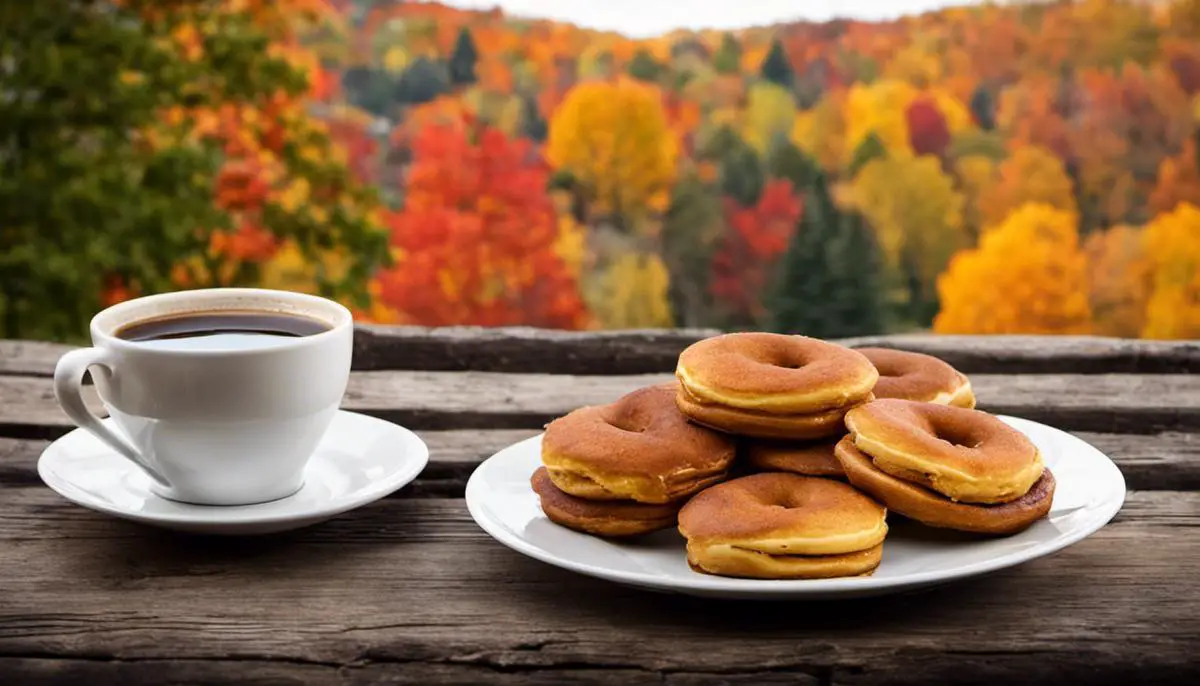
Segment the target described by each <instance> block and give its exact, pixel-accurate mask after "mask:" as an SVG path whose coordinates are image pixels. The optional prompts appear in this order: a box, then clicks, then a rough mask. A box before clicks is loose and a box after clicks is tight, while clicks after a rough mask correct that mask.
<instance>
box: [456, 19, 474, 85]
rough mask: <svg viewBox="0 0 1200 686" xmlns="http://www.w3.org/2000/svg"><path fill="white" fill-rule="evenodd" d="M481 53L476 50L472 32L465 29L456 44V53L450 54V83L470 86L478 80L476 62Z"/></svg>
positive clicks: (459, 34)
mask: <svg viewBox="0 0 1200 686" xmlns="http://www.w3.org/2000/svg"><path fill="white" fill-rule="evenodd" d="M478 59H479V52H478V51H477V50H476V49H475V39H474V38H472V37H471V32H470V30H468V29H467V27H465V26H464V27H463V28H462V30H461V31H459V32H458V40H457V41H455V42H454V52H452V53H451V54H450V83H451V84H453V85H455V86H469V85H471V84H472V83H475V81H476V80H477V79H476V77H475V62H476V61H477V60H478Z"/></svg>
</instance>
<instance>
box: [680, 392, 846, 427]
mask: <svg viewBox="0 0 1200 686" xmlns="http://www.w3.org/2000/svg"><path fill="white" fill-rule="evenodd" d="M675 402H676V405H677V406H678V408H679V411H680V412H682V413H683V414H684V415H686V416H687V418H688V419H690V420H691V421H693V422H695V423H696V424H700V425H702V426H707V427H709V428H712V429H716V430H717V431H722V432H725V433H730V434H733V435H735V436H754V437H758V438H775V439H793V440H811V439H817V438H826V437H828V436H832V435H834V434H840V433H842V432H844V431H845V424H843V420H844V419H845V417H846V410H847V409H848V408H844V407H842V408H838V409H835V410H830V411H827V412H821V413H818V414H811V415H776V414H768V413H765V412H753V411H749V410H739V409H732V408H728V407H721V406H719V405H705V404H703V403H701V402H697V401H696V399H695V398H694V397H693V396H692V395H691V393H689V392H688V391H687V390H685V389H680V390H679V392H678V395H677V396H676V398H675Z"/></svg>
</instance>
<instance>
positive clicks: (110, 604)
mask: <svg viewBox="0 0 1200 686" xmlns="http://www.w3.org/2000/svg"><path fill="white" fill-rule="evenodd" d="M4 502H5V507H4V509H3V511H0V559H4V560H5V573H4V574H3V575H0V656H5V657H14V658H24V659H25V660H24V661H23V662H22V663H19V664H21V665H23V667H22V669H23V670H24V672H23V673H25V674H35V675H36V674H38V673H45V671H46V669H49V668H48V667H46V666H45V662H44V661H46V660H66V661H74V660H83V659H86V660H89V661H92V662H97V663H103V664H105V665H106V666H105V667H104V668H103V669H105V670H111V671H106V672H105V673H104V676H112V677H119V676H124V675H125V674H126V673H128V674H129V675H130V676H131V678H133V679H134V681H135V683H136V677H137V675H138V673H139V672H138V670H144V669H145V668H144V667H141V666H139V665H143V664H146V663H147V661H154V662H153V664H155V665H156V666H157V667H158V668H159V673H158V677H159V679H161V680H167V681H170V680H172V678H173V676H174V675H176V674H179V675H180V676H185V675H188V674H192V675H193V676H195V675H197V674H201V672H197V671H195V669H197V668H193V667H191V666H190V665H192V664H194V663H195V662H196V661H210V660H212V661H218V662H219V661H237V662H238V663H239V664H247V665H248V666H250V667H251V668H255V667H257V666H258V665H261V664H264V663H265V665H266V666H264V669H267V668H269V669H271V670H279V669H288V667H287V665H288V664H290V663H297V665H298V666H297V667H295V671H294V672H292V674H294V675H296V678H297V680H302V681H306V679H305V678H304V677H306V676H313V677H314V678H315V677H316V676H318V675H320V674H321V673H322V672H320V671H319V670H317V669H316V668H314V667H313V665H317V666H327V667H328V668H329V669H330V670H336V671H337V673H338V674H339V675H343V674H344V675H354V674H358V673H360V672H358V671H357V670H359V669H379V670H381V671H380V672H377V674H378V675H380V676H381V677H382V676H383V675H385V674H387V673H388V670H389V669H390V668H391V666H392V665H399V667H396V669H398V670H400V671H398V672H396V673H397V674H403V675H418V674H423V673H428V674H429V675H430V678H429V679H428V681H427V683H437V682H441V681H471V680H474V679H477V678H479V677H481V676H482V675H485V674H490V673H491V672H493V671H494V672H497V673H500V674H502V675H520V677H524V678H518V676H511V677H509V676H504V677H497V678H503V679H506V680H507V681H502V683H560V681H559V680H557V679H550V680H544V681H543V680H539V679H541V678H542V677H545V676H552V677H561V678H562V679H564V680H565V679H567V678H568V677H575V679H574V680H579V679H580V678H583V677H584V676H586V677H589V678H590V677H594V681H599V682H604V683H630V679H631V678H632V679H634V680H635V682H636V681H640V680H642V678H643V677H644V678H645V679H646V680H648V681H654V682H655V683H661V682H662V681H663V680H664V678H665V677H666V676H668V675H691V676H694V677H695V679H696V680H694V681H693V680H691V679H690V677H689V678H687V679H682V680H681V681H679V682H678V683H711V682H713V681H714V680H715V679H716V677H717V676H718V675H727V677H728V679H729V680H730V681H731V682H733V683H757V682H754V681H750V680H749V678H750V677H752V676H755V675H761V674H763V673H775V674H788V673H801V674H805V675H811V676H816V677H817V678H818V680H819V683H856V684H880V683H906V684H917V683H932V682H936V681H939V680H944V679H946V678H949V677H954V676H957V677H959V678H951V681H953V682H954V683H960V682H971V683H978V682H981V681H982V679H981V678H980V677H977V676H976V675H984V676H991V677H993V678H1004V681H1005V682H1013V683H1017V682H1019V683H1023V684H1056V685H1057V684H1059V683H1064V680H1065V683H1168V682H1170V683H1174V682H1176V681H1178V682H1180V683H1183V680H1184V679H1189V678H1195V677H1197V676H1200V663H1197V661H1196V660H1195V655H1196V652H1195V649H1196V647H1197V645H1200V606H1198V603H1200V548H1198V547H1197V546H1196V545H1195V536H1196V532H1197V530H1198V528H1200V494H1198V493H1174V492H1149V493H1147V492H1134V493H1131V494H1130V497H1129V499H1128V501H1127V503H1126V506H1125V508H1124V510H1123V511H1122V513H1121V514H1120V515H1119V516H1118V519H1117V520H1116V521H1115V522H1114V523H1112V524H1111V525H1109V526H1108V527H1106V528H1105V529H1103V530H1101V531H1100V532H1098V533H1097V534H1095V535H1094V536H1092V537H1091V538H1089V539H1087V540H1085V541H1083V542H1081V543H1079V544H1078V545H1076V546H1073V547H1071V548H1069V549H1067V550H1065V551H1063V552H1061V553H1059V554H1057V555H1054V556H1051V557H1049V558H1045V559H1041V560H1037V561H1035V562H1031V563H1029V564H1026V565H1022V566H1020V567H1018V568H1015V569H1012V570H1008V571H1005V572H1001V573H997V574H994V575H989V576H986V577H983V578H980V579H976V580H970V581H964V582H961V583H955V584H950V585H947V586H944V587H941V588H938V589H934V590H931V591H928V592H925V593H921V594H915V595H905V596H892V597H886V598H876V599H869V600H861V601H848V602H837V603H817V604H808V605H805V606H803V607H799V606H797V605H795V604H791V603H732V602H719V601H713V600H702V599H694V598H686V597H679V596H671V595H661V594H652V593H645V592H640V591H636V590H633V589H626V588H623V587H619V586H615V585H611V584H607V583H605V582H601V581H598V580H594V579H589V578H586V577H582V576H577V575H573V574H570V573H568V572H565V571H562V570H558V569H554V568H551V567H549V566H546V565H543V564H540V563H538V562H535V561H532V560H529V559H527V558H524V557H522V556H520V555H518V554H516V553H514V552H512V551H509V550H508V549H506V548H504V547H503V546H501V545H499V544H497V543H495V542H493V541H492V540H490V539H489V538H487V536H486V535H485V534H483V533H482V532H481V531H480V530H479V529H477V528H476V527H475V525H474V524H473V523H472V522H471V521H470V520H469V518H468V516H467V514H466V512H465V507H464V506H463V504H462V502H461V501H452V500H422V501H417V500H403V499H398V500H397V499H392V500H385V501H381V502H379V503H376V504H374V505H372V506H369V507H366V508H363V509H362V510H359V511H356V512H353V513H348V514H347V515H344V516H343V517H340V518H338V519H336V520H333V521H331V522H329V523H327V524H325V525H322V526H318V527H314V528H311V529H308V530H305V531H302V532H296V533H294V534H292V535H286V536H278V537H272V538H269V539H246V540H239V539H233V540H230V539H211V538H202V537H188V536H177V535H172V534H170V533H167V532H159V531H156V530H153V529H147V528H144V527H139V526H136V525H132V524H128V523H124V522H119V521H115V520H112V519H109V518H105V517H103V516H100V515H97V514H94V513H91V512H89V511H86V510H83V509H82V508H78V507H74V506H71V505H69V504H66V503H63V502H61V501H59V500H57V499H56V498H54V497H53V494H51V493H48V492H46V491H44V490H42V489H10V490H7V491H6V493H5V499H4ZM1131 551H1136V554H1133V553H1131ZM33 662H38V663H39V664H32V663H33ZM13 664H17V663H13ZM62 664H67V665H68V667H69V665H70V662H64V663H62ZM418 667H428V669H429V670H431V671H429V672H424V671H422V670H419V669H418ZM89 669H91V668H89ZM39 670H40V671H39ZM123 670H128V672H126V671H123ZM188 670H193V671H190V672H189V671H188ZM409 670H411V671H409ZM606 670H618V671H614V672H612V673H609V672H607V671H606ZM78 673H79V674H81V675H83V674H88V673H90V674H100V672H78ZM141 673H144V672H141ZM362 673H367V672H362ZM283 674H286V672H284V673H283ZM739 677H741V678H739ZM1018 677H1019V678H1018ZM1135 677H1136V678H1135ZM589 680H591V679H589ZM352 683H353V682H352ZM568 683H569V681H568ZM668 683H670V682H668ZM768 683H769V682H768Z"/></svg>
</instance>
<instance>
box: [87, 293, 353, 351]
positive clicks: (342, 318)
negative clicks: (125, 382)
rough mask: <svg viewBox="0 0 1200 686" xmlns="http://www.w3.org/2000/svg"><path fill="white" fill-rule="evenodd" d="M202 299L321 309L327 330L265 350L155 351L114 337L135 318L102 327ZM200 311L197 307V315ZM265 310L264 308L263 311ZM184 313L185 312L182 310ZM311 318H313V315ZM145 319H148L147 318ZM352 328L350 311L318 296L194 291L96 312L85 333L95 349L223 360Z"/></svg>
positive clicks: (300, 343)
mask: <svg viewBox="0 0 1200 686" xmlns="http://www.w3.org/2000/svg"><path fill="white" fill-rule="evenodd" d="M206 296H222V297H229V298H238V297H243V298H246V299H254V298H264V299H272V300H275V301H277V302H279V301H282V302H290V303H293V304H297V305H311V306H314V307H315V308H321V309H325V310H329V311H332V312H333V316H332V317H331V318H328V319H326V318H324V317H321V319H324V320H325V321H326V322H327V323H330V324H331V326H330V328H329V330H327V331H322V332H320V333H316V334H313V335H311V336H300V337H297V338H295V339H294V340H291V341H288V342H286V343H281V344H278V345H272V346H270V347H265V348H249V349H233V350H222V349H215V348H214V349H209V350H206V349H203V348H201V349H186V350H185V349H174V348H156V347H149V346H143V345H138V343H137V342H136V341H127V340H125V339H123V338H118V337H117V336H116V335H115V332H116V330H117V329H119V328H120V327H121V325H124V324H128V323H129V322H133V321H139V318H131V319H129V320H126V321H120V322H119V323H118V324H116V325H112V326H108V325H106V323H107V320H108V319H111V318H113V317H119V316H120V315H121V314H123V313H125V312H126V311H127V310H133V309H138V308H141V307H144V306H146V305H147V304H148V303H150V304H152V303H155V302H158V303H162V304H165V305H170V304H177V303H186V302H188V301H189V300H192V299H195V298H204V297H206ZM202 309H203V308H202V307H200V306H198V307H197V308H196V310H197V311H201V310H202ZM264 309H266V308H264ZM183 311H187V310H183ZM314 316H315V315H314ZM147 318H148V317H147ZM353 325H354V315H353V314H351V312H350V310H349V309H347V308H346V306H345V305H342V304H341V303H339V302H336V301H334V300H330V299H329V298H323V297H321V296H319V295H311V294H309V293H299V292H296V291H285V290H277V289H271V288H197V289H193V290H182V291H168V292H165V293H155V294H152V295H145V296H141V297H138V298H132V299H130V300H125V301H122V302H119V303H116V304H115V305H110V306H109V307H106V308H104V309H103V310H100V311H99V312H97V313H96V314H95V315H93V316H92V319H91V321H90V322H89V325H88V329H89V331H90V333H91V336H92V344H93V345H96V346H102V347H108V348H114V349H118V350H124V351H129V352H136V353H138V354H146V355H161V356H165V357H227V356H235V355H236V356H246V355H263V354H271V353H278V352H279V351H281V350H289V349H294V348H298V347H305V346H309V345H317V344H319V343H321V342H323V341H326V340H329V339H330V338H333V337H336V336H338V335H340V334H342V333H343V332H344V331H345V330H346V329H348V328H350V327H352V326H353Z"/></svg>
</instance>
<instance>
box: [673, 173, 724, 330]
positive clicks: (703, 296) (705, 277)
mask: <svg viewBox="0 0 1200 686" xmlns="http://www.w3.org/2000/svg"><path fill="white" fill-rule="evenodd" d="M722 228H723V216H722V213H721V198H720V196H719V195H718V194H717V193H714V192H713V191H712V189H711V188H710V187H708V186H707V185H705V184H704V182H702V181H701V180H700V179H699V178H697V177H696V175H695V174H686V175H684V176H683V177H682V178H680V179H679V181H678V182H677V183H676V184H675V187H674V188H673V189H671V205H670V207H669V208H668V209H667V214H666V217H665V218H664V221H663V228H662V254H663V262H664V263H665V264H666V266H667V272H668V273H669V274H670V281H669V284H670V285H669V288H668V291H667V298H668V299H669V301H670V303H671V311H672V312H673V313H674V314H675V324H676V325H677V326H685V327H705V326H713V325H714V324H715V323H716V321H715V319H714V312H713V308H712V299H711V298H710V297H709V291H708V282H709V270H710V262H711V260H712V253H713V248H714V247H715V246H716V242H717V239H718V238H719V236H720V235H721V231H722Z"/></svg>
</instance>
